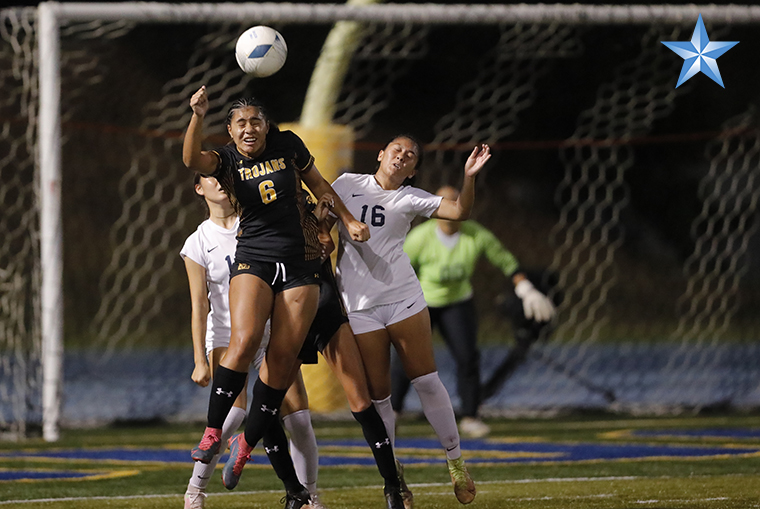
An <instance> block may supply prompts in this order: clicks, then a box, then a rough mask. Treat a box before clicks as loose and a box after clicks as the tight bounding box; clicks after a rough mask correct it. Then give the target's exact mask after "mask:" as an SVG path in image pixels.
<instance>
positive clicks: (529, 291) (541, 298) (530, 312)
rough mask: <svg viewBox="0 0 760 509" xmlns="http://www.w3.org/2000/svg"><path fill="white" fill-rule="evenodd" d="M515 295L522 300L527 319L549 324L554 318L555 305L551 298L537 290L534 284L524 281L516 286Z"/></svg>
mask: <svg viewBox="0 0 760 509" xmlns="http://www.w3.org/2000/svg"><path fill="white" fill-rule="evenodd" d="M515 295H517V296H518V297H520V299H522V305H523V311H524V312H525V317H526V318H528V319H531V318H533V319H534V320H536V321H537V322H548V321H549V320H551V319H552V318H553V317H554V304H552V301H551V300H549V297H547V296H546V295H544V294H543V293H541V292H539V291H538V290H536V287H535V286H533V283H531V282H530V281H528V280H527V279H523V280H522V281H520V282H519V283H517V285H515Z"/></svg>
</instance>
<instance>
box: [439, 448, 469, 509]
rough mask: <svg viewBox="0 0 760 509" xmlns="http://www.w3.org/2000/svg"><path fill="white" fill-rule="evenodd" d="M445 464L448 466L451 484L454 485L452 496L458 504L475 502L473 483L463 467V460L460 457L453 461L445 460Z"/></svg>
mask: <svg viewBox="0 0 760 509" xmlns="http://www.w3.org/2000/svg"><path fill="white" fill-rule="evenodd" d="M446 463H447V464H448V466H449V474H451V482H452V483H453V484H454V495H456V496H457V500H459V503H460V504H469V503H470V502H472V501H473V500H475V482H474V481H473V480H472V477H470V472H468V471H467V467H466V466H465V465H464V458H462V457H461V456H460V457H458V458H457V459H455V460H449V459H447V460H446Z"/></svg>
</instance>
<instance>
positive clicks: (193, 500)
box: [185, 488, 208, 509]
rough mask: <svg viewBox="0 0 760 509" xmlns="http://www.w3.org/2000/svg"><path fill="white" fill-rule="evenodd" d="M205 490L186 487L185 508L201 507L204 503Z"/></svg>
mask: <svg viewBox="0 0 760 509" xmlns="http://www.w3.org/2000/svg"><path fill="white" fill-rule="evenodd" d="M207 496H208V495H206V493H205V492H203V491H201V490H199V489H197V488H187V491H186V492H185V509H203V508H204V507H205V505H206V497H207Z"/></svg>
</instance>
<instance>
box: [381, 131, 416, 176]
mask: <svg viewBox="0 0 760 509" xmlns="http://www.w3.org/2000/svg"><path fill="white" fill-rule="evenodd" d="M399 138H406V139H407V140H409V141H411V142H412V143H414V144H415V145H416V146H417V164H415V165H414V169H415V170H419V169H420V167H421V166H422V161H423V159H424V157H425V153H424V152H423V149H422V143H420V140H418V139H417V137H416V136H413V135H411V134H406V133H401V134H397V135H395V136H392V137H391V138H389V139H388V141H387V142H386V143H385V145H383V150H385V149H387V148H388V145H390V144H391V143H393V142H394V141H396V140H397V139H399ZM379 168H380V163H379V162H378V164H377V168H375V170H377V169H379ZM416 179H417V176H416V175H413V176H411V177H407V178H406V180H404V183H403V184H402V185H404V186H413V185H414V182H415V180H416Z"/></svg>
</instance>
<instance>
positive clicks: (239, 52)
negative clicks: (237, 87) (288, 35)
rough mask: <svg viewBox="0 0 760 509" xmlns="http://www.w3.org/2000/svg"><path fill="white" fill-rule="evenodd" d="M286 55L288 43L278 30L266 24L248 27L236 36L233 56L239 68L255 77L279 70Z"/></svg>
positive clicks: (261, 76)
mask: <svg viewBox="0 0 760 509" xmlns="http://www.w3.org/2000/svg"><path fill="white" fill-rule="evenodd" d="M287 57H288V45H287V44H285V39H283V37H282V35H281V34H280V32H278V31H277V30H275V29H274V28H270V27H266V26H255V27H253V28H249V29H248V30H246V31H245V32H243V33H242V34H241V35H240V37H238V40H237V44H236V45H235V58H236V59H237V63H238V65H239V66H240V68H241V69H242V70H243V71H244V72H246V73H247V74H251V75H253V76H255V77H257V78H266V77H267V76H271V75H272V74H274V73H276V72H277V71H279V70H280V68H281V67H282V65H283V64H284V63H285V59H286V58H287Z"/></svg>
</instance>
